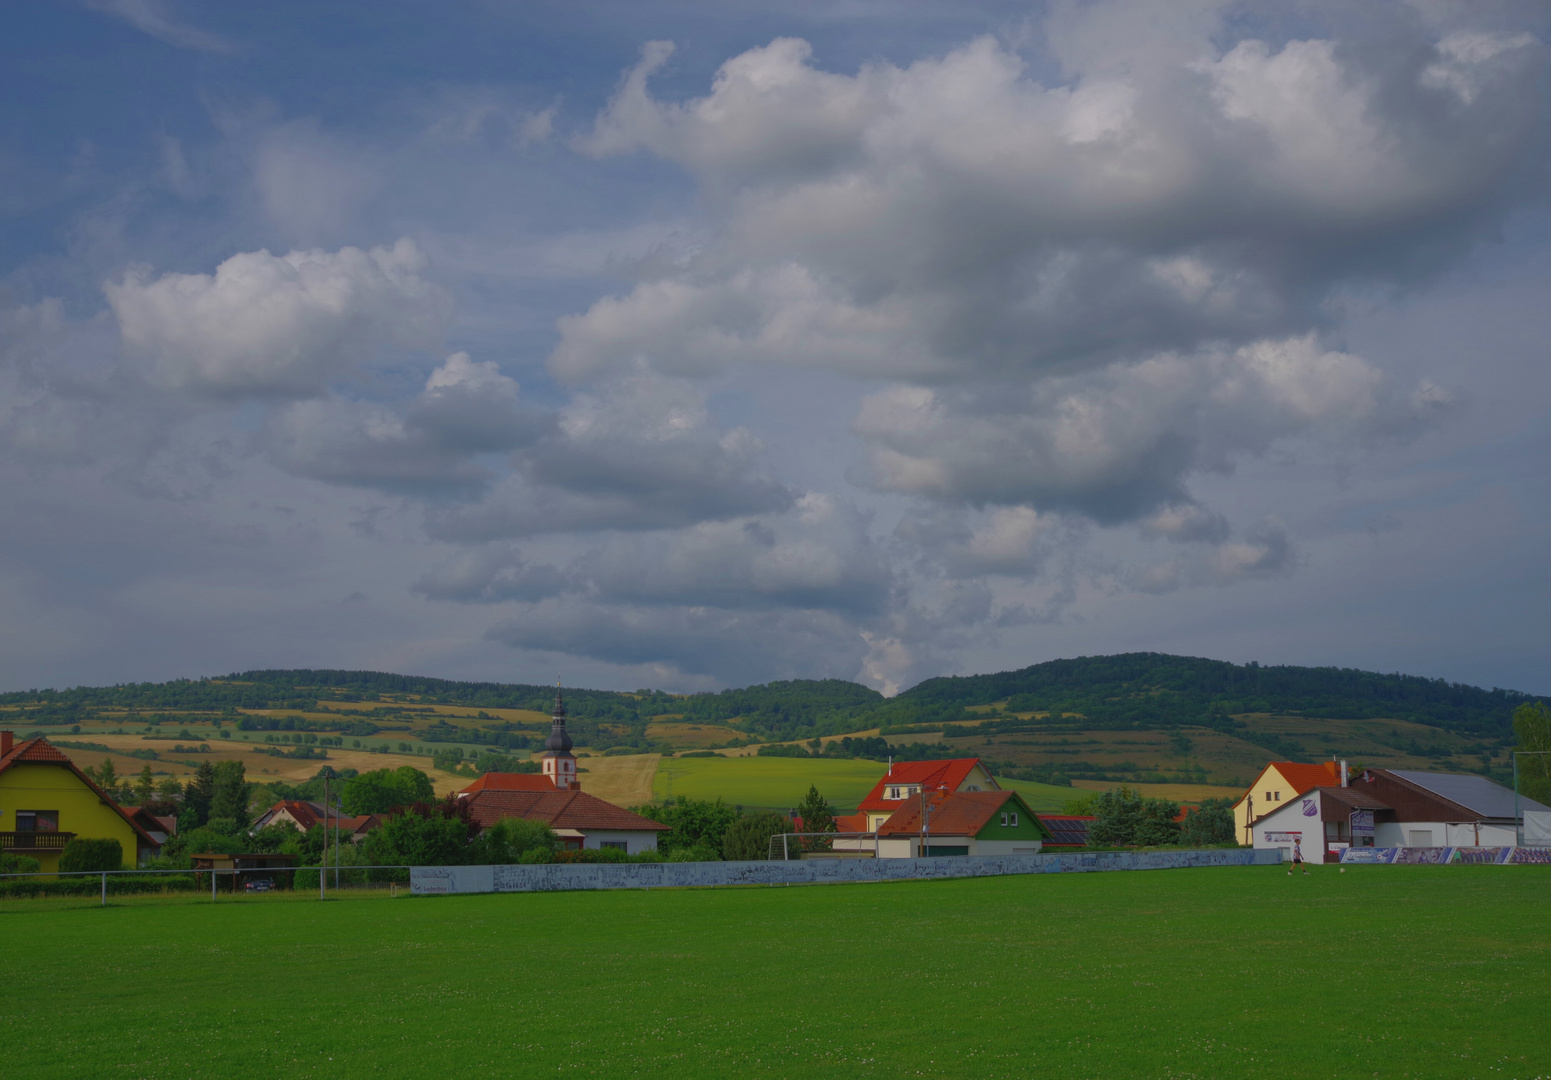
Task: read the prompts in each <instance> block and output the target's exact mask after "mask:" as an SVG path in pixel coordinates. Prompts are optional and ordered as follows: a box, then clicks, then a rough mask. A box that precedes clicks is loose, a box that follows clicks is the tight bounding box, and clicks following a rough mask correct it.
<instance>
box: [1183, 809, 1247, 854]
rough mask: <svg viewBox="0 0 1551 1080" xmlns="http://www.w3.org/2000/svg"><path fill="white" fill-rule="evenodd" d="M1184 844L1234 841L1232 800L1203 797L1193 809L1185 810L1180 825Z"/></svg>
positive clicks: (1228, 842)
mask: <svg viewBox="0 0 1551 1080" xmlns="http://www.w3.org/2000/svg"><path fill="white" fill-rule="evenodd" d="M1180 842H1181V843H1184V844H1194V845H1204V844H1231V843H1233V842H1234V828H1233V800H1232V799H1205V800H1203V801H1202V803H1201V805H1200V806H1198V807H1196V808H1195V809H1193V810H1186V811H1185V821H1184V823H1183V824H1182V825H1181V827H1180Z"/></svg>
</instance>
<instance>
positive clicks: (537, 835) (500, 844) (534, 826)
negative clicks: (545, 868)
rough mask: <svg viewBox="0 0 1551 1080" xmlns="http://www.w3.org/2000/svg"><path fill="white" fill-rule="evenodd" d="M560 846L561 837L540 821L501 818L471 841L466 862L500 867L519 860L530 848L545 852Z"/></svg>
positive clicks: (520, 860) (521, 859)
mask: <svg viewBox="0 0 1551 1080" xmlns="http://www.w3.org/2000/svg"><path fill="white" fill-rule="evenodd" d="M559 846H560V840H559V838H558V837H556V836H555V831H554V830H553V829H551V828H550V827H549V826H548V825H546V824H544V823H543V822H542V821H529V820H528V819H526V818H518V817H509V818H502V819H501V820H500V821H497V822H496V823H495V824H494V825H491V826H490V827H489V828H487V829H485V831H484V832H482V833H480V834H479V835H478V836H476V837H475V838H474V839H473V841H472V842H470V844H469V850H468V861H469V863H470V864H489V865H492V866H500V865H504V864H507V863H514V862H522V861H523V856H525V855H527V854H528V852H530V851H535V850H538V851H543V852H546V853H547V852H552V851H554V850H555V849H556V848H557V847H559ZM543 861H546V862H547V861H548V860H547V859H546V860H543Z"/></svg>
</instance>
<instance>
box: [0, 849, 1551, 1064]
mask: <svg viewBox="0 0 1551 1080" xmlns="http://www.w3.org/2000/svg"><path fill="white" fill-rule="evenodd" d="M0 933H3V941H4V942H5V949H4V954H3V955H4V969H5V979H4V982H3V987H0V1031H4V1032H5V1048H4V1052H3V1053H4V1056H3V1061H4V1071H5V1075H6V1076H10V1077H17V1078H26V1080H48V1078H56V1077H57V1078H61V1080H64V1078H69V1080H75V1078H78V1077H84V1076H93V1077H100V1076H112V1077H125V1078H145V1077H155V1078H161V1077H206V1076H211V1077H214V1076H220V1077H232V1076H241V1077H268V1076H276V1077H287V1078H292V1077H296V1078H300V1077H330V1078H352V1077H362V1078H370V1080H389V1078H396V1077H415V1078H421V1077H436V1076H452V1075H476V1076H492V1077H530V1076H542V1075H553V1074H556V1073H560V1074H571V1073H575V1074H580V1075H585V1076H603V1077H624V1076H645V1077H673V1078H674V1080H690V1078H696V1077H717V1078H720V1077H815V1076H822V1077H853V1076H854V1077H879V1078H890V1080H892V1078H896V1077H902V1076H927V1077H945V1078H948V1077H951V1078H960V1077H1017V1078H1020V1080H1022V1078H1028V1077H1039V1078H1042V1080H1044V1078H1063V1077H1082V1078H1087V1077H1094V1078H1100V1077H1102V1078H1115V1077H1164V1076H1169V1077H1209V1078H1214V1080H1215V1078H1236V1077H1244V1078H1255V1080H1266V1078H1271V1080H1290V1078H1300V1077H1321V1078H1324V1077H1364V1078H1367V1077H1380V1078H1386V1080H1387V1078H1392V1077H1393V1078H1399V1077H1449V1078H1472V1077H1479V1078H1482V1080H1486V1078H1489V1077H1490V1078H1492V1080H1514V1078H1517V1080H1527V1078H1530V1077H1546V1076H1551V1039H1548V1038H1547V1037H1546V1033H1545V1029H1544V1023H1543V1018H1544V1017H1545V1016H1546V1015H1547V1012H1548V1010H1551V978H1548V977H1547V968H1548V961H1551V873H1548V872H1546V871H1544V870H1542V869H1540V868H1532V867H1512V868H1503V867H1449V868H1437V867H1389V866H1381V867H1353V868H1351V869H1350V872H1348V873H1346V874H1337V873H1336V872H1335V871H1334V870H1333V869H1327V868H1316V869H1315V871H1314V873H1313V874H1312V875H1311V876H1310V877H1307V878H1305V877H1303V876H1301V875H1300V876H1297V877H1293V878H1289V877H1287V876H1286V874H1285V873H1284V872H1283V871H1282V870H1281V869H1280V868H1277V867H1253V868H1243V869H1211V870H1176V871H1150V872H1137V873H1108V874H1072V875H1048V876H1028V877H1007V878H982V879H969V880H960V881H938V882H902V883H892V884H877V885H832V886H813V887H797V888H763V889H760V888H750V889H717V890H709V889H706V890H664V891H654V892H594V893H549V894H529V895H499V896H493V895H487V896H465V897H437V898H426V899H400V900H396V901H395V900H387V899H368V898H359V899H345V900H339V901H333V902H329V903H319V902H318V901H316V900H315V899H307V898H292V897H286V896H274V897H264V898H253V899H239V900H223V901H222V902H221V903H219V904H211V903H210V902H209V901H208V900H194V899H192V898H189V899H179V900H173V901H167V900H161V901H154V902H153V901H145V902H140V903H127V904H124V905H121V906H110V907H108V908H106V909H103V908H96V907H92V906H89V905H88V904H86V903H84V902H81V901H65V900H55V901H6V902H3V903H0Z"/></svg>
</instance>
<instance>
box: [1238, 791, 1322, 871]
mask: <svg viewBox="0 0 1551 1080" xmlns="http://www.w3.org/2000/svg"><path fill="white" fill-rule="evenodd" d="M1306 798H1309V799H1313V801H1314V806H1315V809H1316V811H1317V810H1318V808H1319V800H1318V799H1316V798H1314V797H1313V796H1307V797H1306ZM1303 803H1304V799H1301V798H1295V799H1293V800H1292V801H1291V802H1288V803H1283V804H1282V808H1281V809H1280V810H1278V811H1276V813H1274V814H1270V815H1268V816H1266V817H1263V818H1261V819H1260V820H1259V821H1257V822H1255V824H1254V829H1253V836H1254V846H1255V847H1257V848H1261V849H1267V848H1272V849H1280V850H1281V852H1282V860H1283V861H1284V862H1287V861H1291V859H1292V851H1293V842H1292V840H1291V839H1287V837H1288V836H1290V835H1291V834H1292V833H1298V834H1299V835H1300V836H1301V837H1302V847H1303V861H1304V862H1306V863H1315V864H1319V863H1323V862H1324V861H1325V823H1324V822H1322V821H1321V820H1320V819H1319V815H1318V813H1316V814H1315V815H1314V816H1312V817H1306V816H1304V813H1303Z"/></svg>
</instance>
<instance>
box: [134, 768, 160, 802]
mask: <svg viewBox="0 0 1551 1080" xmlns="http://www.w3.org/2000/svg"><path fill="white" fill-rule="evenodd" d="M155 793H156V777H154V776H152V775H151V763H150V762H149V761H148V762H146V763H145V766H144V767H143V768H141V770H140V778H139V779H138V780H136V781H135V798H137V799H139V800H140V805H141V806H144V805H145V804H146V803H148V802H150V801H151V796H152V795H154V794H155Z"/></svg>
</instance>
